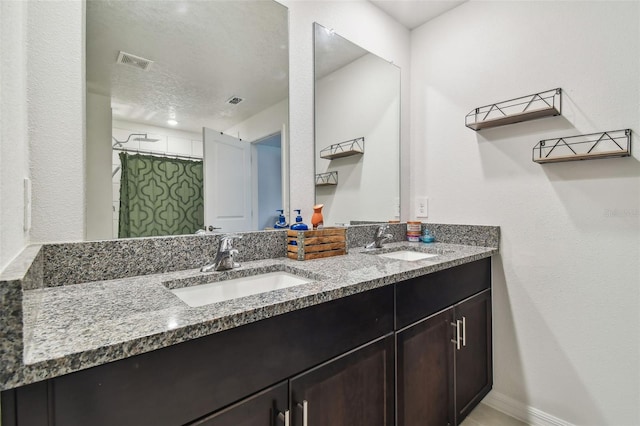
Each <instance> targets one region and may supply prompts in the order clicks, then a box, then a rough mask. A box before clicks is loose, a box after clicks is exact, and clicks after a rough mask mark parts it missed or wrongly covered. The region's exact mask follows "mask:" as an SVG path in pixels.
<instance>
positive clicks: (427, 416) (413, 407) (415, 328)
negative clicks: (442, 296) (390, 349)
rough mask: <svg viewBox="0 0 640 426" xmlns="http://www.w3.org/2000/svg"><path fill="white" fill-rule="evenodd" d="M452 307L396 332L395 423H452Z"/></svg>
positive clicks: (401, 425) (427, 425) (430, 425)
mask: <svg viewBox="0 0 640 426" xmlns="http://www.w3.org/2000/svg"><path fill="white" fill-rule="evenodd" d="M452 321H453V308H451V309H448V310H446V311H444V312H441V313H438V314H435V315H433V316H431V317H429V318H427V319H425V320H423V321H421V322H419V323H417V324H415V325H412V326H410V327H409V328H407V329H405V330H403V331H401V332H399V333H398V334H397V345H398V346H397V347H398V354H397V356H398V370H397V374H398V376H397V377H398V379H397V386H398V388H397V389H398V390H397V392H398V426H415V425H424V426H447V425H453V422H454V405H453V404H454V396H453V350H454V348H453V344H452V343H451V339H452V336H453V332H452V327H451V323H452Z"/></svg>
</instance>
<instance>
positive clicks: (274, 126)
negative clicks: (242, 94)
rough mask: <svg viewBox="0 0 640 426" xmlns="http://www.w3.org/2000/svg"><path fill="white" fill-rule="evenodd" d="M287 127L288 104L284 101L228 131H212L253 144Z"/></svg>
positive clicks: (286, 100)
mask: <svg viewBox="0 0 640 426" xmlns="http://www.w3.org/2000/svg"><path fill="white" fill-rule="evenodd" d="M283 125H285V126H287V127H288V125H289V102H288V99H284V100H282V101H280V102H278V103H277V104H274V105H272V106H270V107H269V108H266V109H264V110H262V111H260V112H259V113H257V114H256V115H253V116H251V117H249V118H247V119H246V120H244V121H243V122H241V123H238V124H236V125H235V126H233V127H231V128H229V129H214V130H219V131H221V132H224V133H226V134H227V135H230V136H233V137H234V138H238V139H242V140H243V141H247V142H255V141H257V140H259V139H262V138H264V137H267V136H269V135H273V134H275V133H279V132H281V131H282V126H283Z"/></svg>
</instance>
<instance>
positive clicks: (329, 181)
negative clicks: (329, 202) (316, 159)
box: [316, 171, 338, 186]
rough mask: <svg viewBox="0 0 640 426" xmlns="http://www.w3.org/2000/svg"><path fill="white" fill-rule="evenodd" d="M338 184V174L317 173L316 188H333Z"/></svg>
mask: <svg viewBox="0 0 640 426" xmlns="http://www.w3.org/2000/svg"><path fill="white" fill-rule="evenodd" d="M337 184H338V172H337V171H335V172H327V173H319V174H317V175H316V186H335V185H337Z"/></svg>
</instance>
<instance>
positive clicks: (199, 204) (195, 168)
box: [118, 152, 204, 238]
mask: <svg viewBox="0 0 640 426" xmlns="http://www.w3.org/2000/svg"><path fill="white" fill-rule="evenodd" d="M120 162H121V164H122V169H121V170H122V175H121V178H120V214H119V221H118V222H119V226H118V236H119V237H120V238H127V237H149V236H155V235H180V234H193V233H194V232H196V231H197V230H198V229H201V228H203V227H204V207H203V206H204V202H203V197H202V161H190V160H177V159H174V158H166V157H155V156H151V155H141V154H127V153H125V152H122V153H120Z"/></svg>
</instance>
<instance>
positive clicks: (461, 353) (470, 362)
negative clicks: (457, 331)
mask: <svg viewBox="0 0 640 426" xmlns="http://www.w3.org/2000/svg"><path fill="white" fill-rule="evenodd" d="M454 317H455V319H456V321H460V323H461V326H462V330H461V332H462V335H461V336H460V340H461V345H460V349H459V350H458V349H457V348H456V350H455V352H454V353H455V357H454V358H455V383H456V387H455V389H456V419H457V423H458V424H459V423H460V422H461V421H462V420H463V419H464V418H465V417H467V415H468V414H469V413H470V412H471V410H473V408H474V407H475V406H476V405H478V403H479V402H480V401H481V400H482V398H484V397H485V395H487V393H489V391H490V390H491V387H492V386H493V368H492V364H493V362H492V351H491V291H489V290H486V291H483V292H482V293H480V294H478V295H477V296H474V297H471V298H469V299H467V300H466V301H464V302H461V303H459V304H457V305H456V306H455V307H454Z"/></svg>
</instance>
